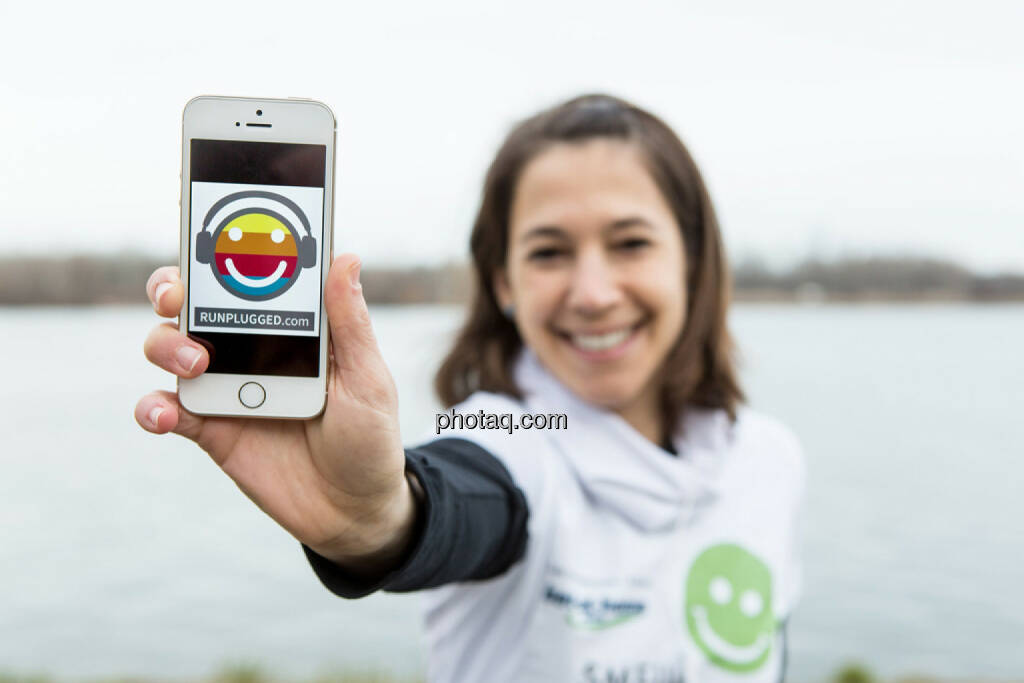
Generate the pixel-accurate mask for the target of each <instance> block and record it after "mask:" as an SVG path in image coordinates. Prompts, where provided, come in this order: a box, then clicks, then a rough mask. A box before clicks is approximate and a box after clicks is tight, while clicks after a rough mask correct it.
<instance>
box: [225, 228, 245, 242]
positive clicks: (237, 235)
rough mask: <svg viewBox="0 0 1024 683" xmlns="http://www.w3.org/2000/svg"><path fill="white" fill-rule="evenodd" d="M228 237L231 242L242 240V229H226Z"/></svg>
mask: <svg viewBox="0 0 1024 683" xmlns="http://www.w3.org/2000/svg"><path fill="white" fill-rule="evenodd" d="M228 237H229V238H231V241H232V242H237V241H238V240H240V239H242V229H241V228H240V227H238V226H237V225H235V226H232V227H231V228H229V229H228Z"/></svg>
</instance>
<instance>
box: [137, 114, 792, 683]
mask: <svg viewBox="0 0 1024 683" xmlns="http://www.w3.org/2000/svg"><path fill="white" fill-rule="evenodd" d="M261 220H262V219H261ZM261 225H263V223H261ZM239 227H241V228H242V231H243V232H242V237H241V238H240V239H239V240H235V241H234V242H231V237H230V235H229V236H228V241H229V242H231V244H235V243H238V244H240V243H241V242H242V241H244V240H246V239H249V236H248V233H247V232H245V226H239ZM471 250H472V254H473V263H474V267H475V271H476V292H475V295H474V298H473V301H472V304H471V307H470V310H469V315H468V318H467V320H466V323H465V325H464V327H463V329H462V331H461V332H460V333H459V335H458V337H457V339H456V342H455V344H454V346H453V348H452V350H451V351H450V352H449V354H448V356H447V358H446V359H445V361H444V362H443V364H442V366H441V368H440V370H439V371H438V374H437V377H436V388H437V391H438V394H439V395H440V397H441V399H442V401H443V402H444V403H445V405H446V407H451V408H452V414H453V415H454V414H464V415H476V414H479V415H492V416H508V417H509V418H510V419H509V420H508V423H509V424H515V425H519V426H521V427H522V428H521V429H518V430H515V429H513V430H508V431H506V430H487V429H471V428H470V427H469V422H468V421H466V422H465V423H464V424H463V425H462V426H461V427H460V428H459V429H455V430H451V431H450V432H449V433H448V434H447V435H446V438H441V439H438V440H435V441H432V442H430V443H427V444H424V445H422V446H420V447H418V448H410V449H402V448H401V446H400V441H399V440H398V433H397V417H396V413H397V397H396V396H395V389H394V384H393V382H391V379H390V375H389V374H388V372H387V369H386V366H385V365H384V362H383V359H382V358H381V356H380V352H379V350H378V349H377V346H376V342H375V340H374V337H373V332H372V329H370V326H369V317H368V314H367V312H366V308H365V301H364V300H363V298H362V290H361V286H360V285H359V282H358V272H359V264H358V262H357V261H356V260H355V259H354V258H353V257H352V256H350V255H343V256H339V257H338V258H337V259H335V261H334V264H333V265H332V267H331V271H330V276H329V279H328V286H327V289H326V291H325V302H326V304H327V311H328V317H329V319H330V322H331V336H332V348H333V351H332V354H333V363H332V371H333V374H332V379H331V382H330V384H329V387H328V400H327V408H326V410H325V411H324V414H323V415H322V416H320V417H318V418H316V419H315V420H312V421H309V422H307V423H304V424H303V425H302V426H301V427H299V426H296V425H294V424H289V423H275V424H267V423H260V422H258V421H253V420H249V421H242V422H234V423H220V422H217V423H214V422H211V421H207V422H203V421H200V420H198V419H197V418H195V417H194V416H188V415H186V414H184V413H183V412H181V411H176V413H175V414H176V415H177V422H174V421H172V420H170V419H166V420H165V421H164V422H163V423H161V421H160V417H161V415H162V412H160V410H161V406H160V405H157V404H156V401H158V400H159V401H164V400H170V399H169V398H168V397H167V396H163V397H160V398H158V399H155V398H146V399H143V401H141V402H140V404H139V408H138V409H137V416H139V421H140V423H141V424H143V426H146V427H147V428H148V429H151V430H152V431H166V430H167V429H172V428H173V429H176V430H178V431H180V432H182V433H184V434H186V435H188V436H191V437H192V438H194V439H196V440H197V441H198V442H199V443H200V444H202V445H203V447H204V448H206V449H207V450H208V451H209V452H210V453H211V455H213V456H214V458H215V459H216V460H217V461H218V463H219V464H221V467H222V468H224V470H225V471H226V472H227V473H228V474H229V475H230V476H231V477H232V478H234V479H235V481H236V482H237V483H238V484H239V486H240V487H241V488H242V490H243V491H245V492H246V493H247V494H248V495H249V496H250V497H251V498H253V500H254V501H256V502H257V504H259V506H260V507H261V509H263V510H264V511H265V512H267V514H269V515H270V516H271V517H273V518H274V519H275V520H277V521H278V522H279V523H280V524H281V525H282V526H284V527H285V528H286V529H288V530H289V531H290V532H291V533H292V534H293V535H294V536H295V537H296V538H297V539H298V540H299V541H301V542H302V546H303V550H304V552H305V553H306V556H307V558H308V559H309V561H310V563H311V565H312V567H313V569H314V571H315V572H316V574H317V576H318V577H319V578H320V580H321V581H322V582H323V584H324V585H325V586H326V587H327V588H328V589H329V590H331V591H332V592H334V593H336V594H337V595H339V596H342V597H346V598H357V597H362V596H365V595H368V594H369V593H372V592H374V591H377V590H390V591H410V590H419V589H424V588H437V590H434V591H430V592H429V593H428V594H427V595H426V599H425V604H426V607H427V610H426V633H427V639H428V641H429V643H430V649H431V660H430V678H431V680H436V681H445V682H452V683H455V682H462V681H499V682H501V681H507V682H509V683H511V682H516V683H519V682H522V681H598V680H600V681H606V680H618V681H652V680H654V681H684V680H685V681H689V682H693V681H712V682H714V681H732V680H735V678H734V677H735V675H736V674H737V673H742V674H743V676H744V680H746V681H750V682H758V683H760V682H767V681H777V680H780V679H781V678H782V677H783V676H784V674H785V668H786V667H785V660H786V642H785V625H786V621H787V619H788V618H789V615H790V614H791V612H792V610H793V608H794V606H795V604H796V599H797V595H798V593H799V568H798V567H799V565H798V562H797V543H796V531H795V530H796V525H797V519H798V515H799V508H800V500H801V497H802V492H803V486H804V468H803V460H802V455H801V452H800V447H799V444H798V443H797V441H796V439H795V438H794V436H793V435H792V433H791V432H790V431H789V430H788V429H787V428H786V427H784V426H783V425H781V424H779V423H778V422H777V421H775V420H773V419H771V418H769V417H766V416H763V415H760V414H758V413H755V412H753V411H752V410H749V409H747V408H745V407H743V406H742V405H741V404H742V402H743V393H742V391H741V390H740V387H739V383H738V382H737V380H736V373H735V370H734V366H733V361H732V343H731V340H730V336H729V333H728V330H727V328H726V314H727V307H728V301H729V286H728V281H727V277H726V272H727V271H726V266H725V255H724V253H723V251H722V240H721V236H720V234H719V229H718V224H717V221H716V219H715V213H714V210H713V209H712V206H711V202H710V199H709V197H708V193H707V191H706V190H705V187H704V184H703V182H702V181H701V178H700V174H699V172H698V171H697V168H696V166H695V165H694V163H693V160H692V159H691V158H690V155H689V154H688V153H687V151H686V148H685V147H684V146H683V145H682V143H681V142H680V141H679V139H678V138H677V137H676V136H675V134H674V133H673V132H672V131H671V130H670V129H669V128H668V127H667V126H666V125H665V124H664V123H663V122H661V121H660V120H659V119H657V118H656V117H654V116H652V115H651V114H649V113H647V112H645V111H643V110H642V109H639V108H638V107H635V106H633V105H631V104H629V103H627V102H624V101H622V100H619V99H616V98H613V97H608V96H604V95H591V96H585V97H580V98H576V99H573V100H570V101H568V102H565V103H563V104H561V105H558V106H556V107H554V108H552V109H550V110H547V111H544V112H541V113H539V114H537V115H536V116H533V117H531V118H529V119H527V120H525V121H524V122H522V123H520V124H519V125H518V126H516V127H515V129H513V131H512V132H511V133H510V134H509V136H508V138H507V139H506V141H505V143H504V144H503V145H502V147H501V148H500V149H499V150H498V153H497V156H496V157H495V160H494V162H493V163H492V164H491V167H490V169H489V171H488V174H487V177H486V180H485V182H484V189H483V198H482V201H481V206H480V210H479V213H478V215H477V219H476V223H475V225H474V228H473V234H472V238H471ZM267 270H268V271H269V270H271V269H270V264H267ZM253 275H256V273H253ZM258 275H260V276H261V277H268V276H269V275H268V272H263V271H261V272H260V273H258ZM163 277H169V276H167V275H166V274H164V275H163ZM171 280H173V277H172V278H171ZM175 284H176V283H175ZM152 291H153V292H154V294H153V296H154V297H155V299H154V301H155V305H156V306H157V308H158V310H164V309H165V308H166V309H173V307H174V305H175V304H176V303H177V304H178V305H180V301H178V302H175V301H164V302H161V300H160V297H159V295H156V294H155V292H157V291H158V290H157V288H156V285H155V284H154V285H153V289H152ZM166 291H175V292H177V290H167V289H166V288H165V292H166ZM164 299H169V297H168V296H167V295H166V293H165V296H164ZM176 339H177V337H176V336H175V332H172V331H169V330H166V329H164V330H161V331H159V332H157V333H155V334H154V337H153V339H152V340H151V342H150V344H149V345H148V353H150V355H151V358H154V359H156V362H158V363H159V362H163V363H167V361H166V359H167V358H170V357H172V356H173V354H172V353H171V352H170V348H171V347H172V346H173V344H174V343H175V340H176ZM167 366H168V367H170V363H167ZM191 371H192V370H191V369H190V370H189V372H191ZM179 374H180V370H179ZM154 410H156V411H157V412H156V413H153V412H152V411H154ZM153 414H155V415H156V417H154V418H148V416H150V415H153ZM550 414H559V415H564V416H565V421H564V427H565V428H564V429H562V428H559V429H548V430H543V429H537V428H530V426H528V425H532V424H533V423H532V421H531V420H529V419H525V416H527V415H550ZM473 422H474V423H477V421H476V420H474V421H473ZM452 437H455V438H452Z"/></svg>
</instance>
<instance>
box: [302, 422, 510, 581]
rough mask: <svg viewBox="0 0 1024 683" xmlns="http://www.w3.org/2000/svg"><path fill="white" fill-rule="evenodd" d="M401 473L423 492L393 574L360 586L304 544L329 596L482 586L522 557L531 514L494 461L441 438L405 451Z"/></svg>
mask: <svg viewBox="0 0 1024 683" xmlns="http://www.w3.org/2000/svg"><path fill="white" fill-rule="evenodd" d="M405 467H406V471H407V472H409V473H411V474H413V475H414V476H415V477H416V478H417V479H418V480H419V482H420V485H421V486H422V488H423V497H422V499H421V500H420V501H419V509H418V511H417V525H416V530H415V531H414V534H413V541H412V542H411V543H410V549H409V551H408V553H407V555H406V556H405V558H404V559H403V561H402V562H401V563H400V565H399V566H398V568H396V569H394V570H393V571H391V572H388V573H387V574H385V575H384V576H380V577H375V578H370V579H366V578H361V577H358V576H354V575H352V574H350V573H348V572H346V571H345V570H344V569H342V568H341V567H340V566H338V565H336V564H334V563H333V562H331V561H330V560H328V559H326V558H324V557H322V556H320V555H318V554H316V553H315V552H313V551H312V550H311V549H310V548H309V547H308V546H306V545H303V546H302V549H303V550H304V551H305V553H306V557H307V558H308V559H309V562H310V564H311V565H312V566H313V571H314V572H315V573H316V575H317V577H318V578H319V579H320V581H321V583H323V584H324V586H325V587H326V588H327V589H328V590H330V591H331V592H332V593H335V594H336V595H339V596H341V597H343V598H361V597H363V596H365V595H369V594H370V593H373V592H374V591H378V590H386V591H395V592H404V591H414V590H419V589H421V588H432V587H435V586H440V585H443V584H446V583H452V582H455V581H469V580H474V579H488V578H491V577H494V576H497V575H499V574H501V573H503V572H504V571H505V570H507V569H508V568H509V567H510V566H512V565H513V564H514V563H515V562H517V561H518V560H519V559H520V558H522V556H523V554H524V552H525V551H526V539H527V532H526V522H527V519H528V517H529V510H528V508H527V504H526V498H525V497H524V496H523V492H522V491H521V490H520V489H519V487H518V486H516V484H515V482H514V481H513V479H512V475H511V474H509V471H508V470H507V469H506V468H505V465H504V464H502V462H501V461H500V460H498V459H497V458H496V457H494V456H493V455H492V454H491V453H489V452H488V451H486V450H484V449H483V448H481V447H480V446H478V445H477V444H475V443H473V442H472V441H468V440H466V439H439V440H437V441H432V442H430V443H428V444H426V445H424V446H420V447H419V448H413V449H406V451H405Z"/></svg>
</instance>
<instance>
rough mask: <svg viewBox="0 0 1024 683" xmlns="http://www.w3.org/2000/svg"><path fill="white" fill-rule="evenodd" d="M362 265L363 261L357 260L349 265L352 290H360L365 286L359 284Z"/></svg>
mask: <svg viewBox="0 0 1024 683" xmlns="http://www.w3.org/2000/svg"><path fill="white" fill-rule="evenodd" d="M362 265H363V264H362V263H360V262H359V261H356V262H355V263H353V264H352V265H351V266H349V267H348V280H349V282H350V283H351V284H352V290H353V291H355V292H358V291H359V290H361V289H362V288H363V286H362V285H361V284H359V268H360V267H361V266H362Z"/></svg>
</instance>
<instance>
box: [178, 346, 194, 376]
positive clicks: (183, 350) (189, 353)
mask: <svg viewBox="0 0 1024 683" xmlns="http://www.w3.org/2000/svg"><path fill="white" fill-rule="evenodd" d="M199 355H200V354H199V349H196V348H194V347H191V346H187V345H186V346H181V347H178V350H177V351H176V352H175V354H174V357H175V358H177V359H178V365H180V366H181V368H182V369H183V370H184V371H185V372H192V369H193V368H194V367H195V366H196V363H198V362H199Z"/></svg>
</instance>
